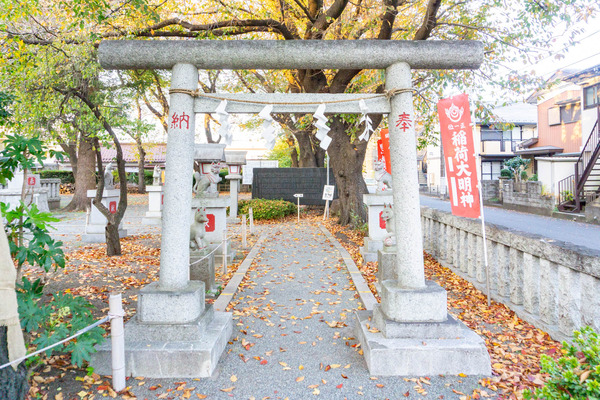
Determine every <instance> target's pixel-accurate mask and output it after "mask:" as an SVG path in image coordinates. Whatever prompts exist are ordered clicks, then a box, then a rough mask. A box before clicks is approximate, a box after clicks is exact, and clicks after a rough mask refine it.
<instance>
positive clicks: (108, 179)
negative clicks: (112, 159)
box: [104, 163, 115, 189]
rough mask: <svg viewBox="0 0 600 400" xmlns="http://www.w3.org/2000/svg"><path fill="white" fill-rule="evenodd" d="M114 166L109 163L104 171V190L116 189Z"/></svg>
mask: <svg viewBox="0 0 600 400" xmlns="http://www.w3.org/2000/svg"><path fill="white" fill-rule="evenodd" d="M112 172H113V164H112V163H108V165H107V166H106V168H105V169H104V189H114V188H115V183H114V178H113V174H112Z"/></svg>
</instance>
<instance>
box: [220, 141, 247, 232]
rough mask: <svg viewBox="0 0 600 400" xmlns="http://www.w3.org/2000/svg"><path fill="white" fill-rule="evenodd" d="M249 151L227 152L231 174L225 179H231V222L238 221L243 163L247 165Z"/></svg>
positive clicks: (226, 160)
mask: <svg viewBox="0 0 600 400" xmlns="http://www.w3.org/2000/svg"><path fill="white" fill-rule="evenodd" d="M247 153H248V152H247V151H228V152H226V153H225V162H226V163H227V168H228V169H229V175H227V176H226V177H225V179H227V180H229V188H230V189H229V195H230V196H231V204H230V206H229V222H231V223H238V222H239V218H238V193H239V191H240V182H241V180H242V165H246V154H247Z"/></svg>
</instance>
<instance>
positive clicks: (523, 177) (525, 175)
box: [521, 171, 527, 181]
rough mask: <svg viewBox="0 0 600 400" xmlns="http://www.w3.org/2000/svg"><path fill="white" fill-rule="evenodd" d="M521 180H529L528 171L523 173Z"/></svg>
mask: <svg viewBox="0 0 600 400" xmlns="http://www.w3.org/2000/svg"><path fill="white" fill-rule="evenodd" d="M521 180H522V181H526V180H527V171H521Z"/></svg>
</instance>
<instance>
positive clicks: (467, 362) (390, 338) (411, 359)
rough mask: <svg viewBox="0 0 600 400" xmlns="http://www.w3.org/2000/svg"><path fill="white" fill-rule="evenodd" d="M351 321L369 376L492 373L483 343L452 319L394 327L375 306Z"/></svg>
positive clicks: (394, 323) (395, 323) (399, 324)
mask: <svg viewBox="0 0 600 400" xmlns="http://www.w3.org/2000/svg"><path fill="white" fill-rule="evenodd" d="M355 319H356V335H357V339H358V340H359V342H360V343H361V346H362V347H361V348H362V349H363V352H364V357H365V361H366V362H367V367H368V368H369V373H370V374H371V375H378V376H431V375H439V374H442V375H458V374H467V375H491V373H492V370H491V364H490V357H489V355H488V352H487V349H486V347H485V342H484V341H483V340H482V339H481V338H480V337H479V336H478V335H477V334H475V333H474V332H473V331H471V330H470V329H469V328H467V327H466V326H465V325H463V323H462V322H460V321H457V320H455V319H453V318H452V317H450V318H448V319H447V320H446V321H444V322H438V323H398V322H395V321H390V320H385V317H383V316H381V314H380V313H379V305H376V306H375V308H374V310H373V311H356V313H355ZM382 320H384V321H383V322H382ZM380 326H381V328H379V327H380Z"/></svg>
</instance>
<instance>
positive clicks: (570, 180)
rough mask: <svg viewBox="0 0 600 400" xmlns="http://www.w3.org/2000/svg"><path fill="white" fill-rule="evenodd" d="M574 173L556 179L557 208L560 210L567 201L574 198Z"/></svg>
mask: <svg viewBox="0 0 600 400" xmlns="http://www.w3.org/2000/svg"><path fill="white" fill-rule="evenodd" d="M575 181H576V180H575V175H571V176H568V177H566V178H564V179H561V180H560V181H558V208H559V209H560V210H561V211H562V210H564V208H565V205H567V203H570V202H571V201H573V200H575Z"/></svg>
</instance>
